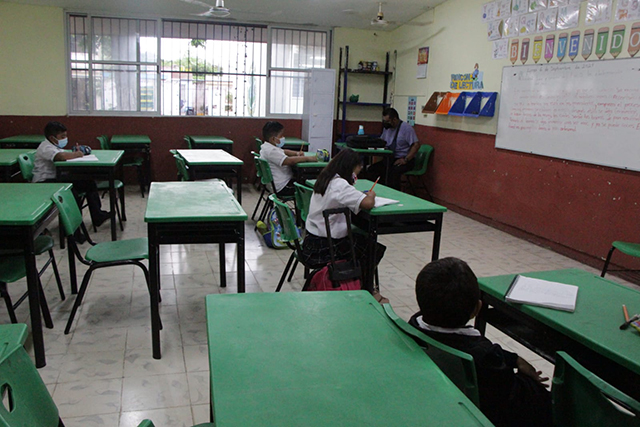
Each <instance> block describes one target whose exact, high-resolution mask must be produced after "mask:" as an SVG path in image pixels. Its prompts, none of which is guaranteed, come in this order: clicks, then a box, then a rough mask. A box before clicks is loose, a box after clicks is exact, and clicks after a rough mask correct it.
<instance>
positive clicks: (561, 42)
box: [556, 33, 569, 62]
mask: <svg viewBox="0 0 640 427" xmlns="http://www.w3.org/2000/svg"><path fill="white" fill-rule="evenodd" d="M568 38H569V35H568V34H567V33H560V35H559V36H558V52H557V54H556V56H557V57H558V61H560V62H562V60H563V59H564V57H565V56H566V55H567V43H568Z"/></svg>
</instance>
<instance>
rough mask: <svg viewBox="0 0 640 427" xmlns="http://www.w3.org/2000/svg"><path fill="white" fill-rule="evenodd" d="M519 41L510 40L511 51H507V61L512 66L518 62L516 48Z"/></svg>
mask: <svg viewBox="0 0 640 427" xmlns="http://www.w3.org/2000/svg"><path fill="white" fill-rule="evenodd" d="M519 45H520V41H519V40H518V39H514V40H511V50H510V51H509V59H510V60H511V63H512V64H515V63H516V61H517V60H518V46H519Z"/></svg>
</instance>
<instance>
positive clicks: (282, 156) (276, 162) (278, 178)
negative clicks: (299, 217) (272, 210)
mask: <svg viewBox="0 0 640 427" xmlns="http://www.w3.org/2000/svg"><path fill="white" fill-rule="evenodd" d="M262 139H263V140H264V144H262V147H261V148H260V157H262V158H263V159H265V160H267V161H268V162H269V166H270V167H271V175H273V183H274V185H275V187H276V194H277V195H278V197H280V198H282V197H293V195H294V193H295V187H294V185H293V183H294V179H293V172H292V171H291V165H295V164H297V163H304V162H315V161H317V159H316V157H315V156H305V155H304V153H303V152H302V151H300V152H297V151H292V150H283V149H282V146H283V145H284V143H285V139H284V126H283V125H282V124H281V123H279V122H267V124H265V125H264V127H263V128H262Z"/></svg>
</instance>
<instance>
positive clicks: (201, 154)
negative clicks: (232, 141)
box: [178, 149, 244, 166]
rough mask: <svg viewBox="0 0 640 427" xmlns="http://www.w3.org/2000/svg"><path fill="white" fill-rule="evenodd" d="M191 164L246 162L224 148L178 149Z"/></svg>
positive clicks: (223, 164)
mask: <svg viewBox="0 0 640 427" xmlns="http://www.w3.org/2000/svg"><path fill="white" fill-rule="evenodd" d="M178 154H180V155H181V156H182V157H183V158H184V160H185V161H186V162H187V164H189V165H194V166H203V165H220V166H227V165H242V164H244V162H243V161H242V160H240V159H239V158H237V157H235V156H232V155H231V154H229V153H228V152H226V151H224V150H197V149H196V150H178Z"/></svg>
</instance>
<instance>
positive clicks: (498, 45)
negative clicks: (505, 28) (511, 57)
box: [491, 39, 509, 59]
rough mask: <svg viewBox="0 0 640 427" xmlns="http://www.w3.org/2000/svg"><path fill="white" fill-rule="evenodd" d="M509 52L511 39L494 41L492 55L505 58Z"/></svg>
mask: <svg viewBox="0 0 640 427" xmlns="http://www.w3.org/2000/svg"><path fill="white" fill-rule="evenodd" d="M508 52H509V40H508V39H501V40H496V41H494V42H493V49H492V50H491V57H492V58H493V59H505V58H506V57H507V53H508Z"/></svg>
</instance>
